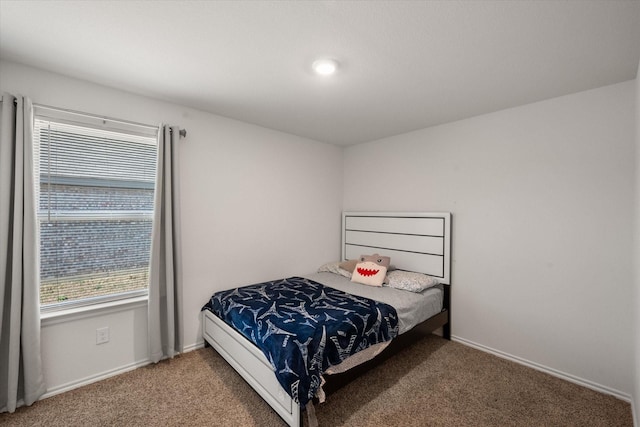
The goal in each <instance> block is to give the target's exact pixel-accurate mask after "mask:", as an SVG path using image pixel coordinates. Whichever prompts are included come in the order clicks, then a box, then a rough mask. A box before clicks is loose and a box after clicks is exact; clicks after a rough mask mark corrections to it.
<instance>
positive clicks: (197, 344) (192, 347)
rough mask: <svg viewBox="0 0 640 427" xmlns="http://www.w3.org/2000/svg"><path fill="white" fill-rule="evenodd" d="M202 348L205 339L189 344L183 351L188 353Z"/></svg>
mask: <svg viewBox="0 0 640 427" xmlns="http://www.w3.org/2000/svg"><path fill="white" fill-rule="evenodd" d="M200 348H204V341H200V342H195V343H193V344H189V345H187V346H185V347H183V349H182V352H183V353H188V352H190V351H193V350H198V349H200Z"/></svg>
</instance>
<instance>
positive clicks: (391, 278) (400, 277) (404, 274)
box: [385, 270, 440, 292]
mask: <svg viewBox="0 0 640 427" xmlns="http://www.w3.org/2000/svg"><path fill="white" fill-rule="evenodd" d="M438 283H440V282H438V279H436V278H435V277H431V276H427V275H426V274H422V273H414V272H412V271H402V270H394V271H390V272H388V273H387V280H385V286H388V287H390V288H396V289H402V290H405V291H411V292H422V291H424V290H425V289H427V288H430V287H432V286H435V285H437V284H438Z"/></svg>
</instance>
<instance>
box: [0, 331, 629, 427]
mask: <svg viewBox="0 0 640 427" xmlns="http://www.w3.org/2000/svg"><path fill="white" fill-rule="evenodd" d="M316 415H317V418H318V422H319V425H320V426H321V427H326V426H332V427H333V426H620V427H623V426H633V421H632V416H631V408H630V405H629V403H627V402H624V401H621V400H619V399H616V398H615V397H612V396H609V395H605V394H601V393H598V392H596V391H593V390H590V389H587V388H584V387H581V386H578V385H575V384H573V383H569V382H566V381H563V380H561V379H558V378H556V377H553V376H550V375H548V374H545V373H542V372H539V371H536V370H533V369H530V368H527V367H524V366H521V365H518V364H516V363H513V362H510V361H507V360H504V359H501V358H498V357H495V356H493V355H490V354H487V353H484V352H481V351H478V350H475V349H473V348H470V347H467V346H464V345H462V344H459V343H456V342H451V341H446V340H444V339H442V338H440V337H438V336H436V335H429V336H426V337H421V338H419V339H417V341H416V342H414V343H413V344H412V345H410V346H409V347H407V348H404V349H403V350H401V351H400V352H399V353H398V354H396V355H395V356H393V357H392V358H390V359H388V360H386V361H384V362H383V363H382V364H380V365H379V366H377V367H376V368H374V369H372V370H370V371H368V372H367V373H365V374H363V375H361V376H359V377H358V378H357V379H355V380H354V381H352V382H351V383H349V384H347V385H345V386H344V387H342V388H340V389H338V390H337V391H335V392H334V393H332V394H330V395H329V396H328V397H327V401H326V402H325V403H323V404H318V405H316ZM304 423H305V425H306V424H307V420H306V417H304ZM0 425H3V426H4V425H6V426H190V425H207V426H284V425H285V423H284V422H283V421H282V420H281V419H280V418H279V417H278V415H277V414H276V413H275V412H273V410H271V408H269V406H268V405H267V404H266V403H265V402H264V401H263V400H262V399H261V398H260V397H259V396H258V395H257V394H256V393H255V392H254V391H253V389H251V387H249V386H248V385H247V383H245V381H244V380H243V379H242V378H241V377H240V376H239V375H238V374H237V373H236V372H235V371H234V370H233V369H232V368H231V367H230V366H229V365H228V364H227V363H226V362H225V361H224V359H222V358H221V357H220V356H219V355H218V354H217V353H216V352H215V350H213V349H212V348H205V349H200V350H196V351H192V352H189V353H185V354H183V355H181V356H179V357H176V358H174V359H172V360H166V361H162V362H160V363H158V364H157V365H149V366H145V367H142V368H139V369H136V370H134V371H131V372H127V373H124V374H121V375H118V376H115V377H112V378H109V379H106V380H103V381H100V382H97V383H93V384H90V385H87V386H84V387H81V388H78V389H75V390H72V391H69V392H66V393H63V394H59V395H56V396H53V397H50V398H47V399H44V400H41V401H38V402H36V403H35V404H33V405H32V406H31V407H22V408H18V410H17V411H16V412H15V413H13V414H8V413H3V414H0Z"/></svg>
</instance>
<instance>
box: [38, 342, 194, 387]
mask: <svg viewBox="0 0 640 427" xmlns="http://www.w3.org/2000/svg"><path fill="white" fill-rule="evenodd" d="M199 348H204V341H202V342H195V343H193V344H189V345H188V346H186V347H184V348H183V350H182V352H183V353H188V352H190V351H193V350H197V349H199ZM149 364H151V360H150V359H145V360H140V361H138V362H134V363H131V364H129V365H125V366H121V367H119V368H114V369H111V370H109V371H106V372H101V373H99V374H95V375H90V376H88V377H85V378H81V379H78V380H75V381H71V382H68V383H66V384H62V385H59V386H55V387H52V388H50V389H47V391H46V392H45V394H44V395H42V397H41V398H40V399H46V398H47V397H51V396H55V395H56V394H60V393H64V392H66V391H70V390H73V389H76V388H79V387H82V386H85V385H89V384H92V383H95V382H98V381H102V380H105V379H107V378H110V377H114V376H116V375H120V374H124V373H125V372H129V371H133V370H134V369H138V368H141V367H143V366H146V365H149Z"/></svg>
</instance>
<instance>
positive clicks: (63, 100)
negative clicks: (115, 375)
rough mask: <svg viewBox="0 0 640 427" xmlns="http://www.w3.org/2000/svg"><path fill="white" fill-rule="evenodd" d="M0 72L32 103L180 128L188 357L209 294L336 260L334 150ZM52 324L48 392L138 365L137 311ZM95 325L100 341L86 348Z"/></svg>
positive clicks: (143, 328) (61, 80) (89, 88)
mask: <svg viewBox="0 0 640 427" xmlns="http://www.w3.org/2000/svg"><path fill="white" fill-rule="evenodd" d="M0 76H1V80H0V90H2V91H7V92H11V93H13V94H21V95H27V96H29V97H31V98H32V100H33V102H35V103H40V104H45V105H51V106H56V107H60V108H67V109H72V110H78V111H84V112H89V113H93V114H100V115H105V116H108V117H113V118H119V119H124V120H131V121H136V122H142V123H148V124H158V123H160V122H165V123H170V124H174V125H179V126H181V127H183V128H186V129H187V132H188V135H187V138H186V139H185V140H183V141H182V142H181V155H182V158H181V165H180V167H181V188H182V198H181V211H182V227H183V238H182V249H183V262H184V266H183V267H184V269H183V280H184V307H183V311H184V317H185V318H184V343H185V347H186V348H187V349H190V348H193V347H194V346H196V345H197V344H198V343H201V342H202V339H201V335H200V323H199V319H200V318H199V312H200V308H201V307H202V305H204V303H206V301H207V300H208V298H209V297H210V296H211V294H212V293H213V292H214V291H216V290H220V289H226V288H229V287H232V286H234V285H238V284H241V283H247V282H252V281H259V280H265V279H270V278H278V277H285V276H288V275H292V274H300V273H305V272H310V271H314V270H315V269H316V268H317V267H318V266H319V265H320V263H322V262H325V261H328V260H333V259H337V256H338V255H337V254H338V253H339V245H340V231H339V230H340V220H341V207H342V149H341V148H339V147H336V146H332V145H328V144H323V143H319V142H316V141H311V140H308V139H304V138H300V137H297V136H292V135H288V134H284V133H281V132H276V131H273V130H269V129H265V128H261V127H258V126H253V125H249V124H246V123H242V122H238V121H234V120H230V119H226V118H222V117H219V116H215V115H212V114H208V113H204V112H201V111H197V110H194V109H190V108H186V107H182V106H179V105H174V104H170V103H166V102H161V101H157V100H153V99H150V98H145V97H142V96H137V95H133V94H129V93H125V92H121V91H118V90H114V89H111V88H107V87H103V86H98V85H94V84H91V83H87V82H83V81H79V80H75V79H71V78H67V77H63V76H60V75H56V74H52V73H49V72H45V71H41V70H36V69H33V68H29V67H25V66H22V65H18V64H14V63H8V62H0ZM309 241H313V242H314V244H313V245H309V244H308V242H309ZM59 320H60V319H58V320H55V321H45V322H44V323H43V329H42V344H43V349H42V353H43V361H44V369H45V379H46V382H47V386H48V391H49V393H51V392H52V391H53V392H55V391H56V390H63V389H65V388H67V387H72V386H74V385H75V384H78V383H79V382H82V381H84V380H91V379H94V378H99V377H100V376H101V375H106V374H109V373H110V372H112V371H114V370H117V369H122V368H131V367H135V366H137V365H139V364H141V363H145V362H146V361H147V354H146V350H147V348H146V346H147V323H146V306H145V305H144V304H143V305H137V306H134V307H131V308H128V309H126V310H123V311H116V312H113V311H108V312H103V313H99V314H94V315H92V316H89V317H86V316H79V317H78V316H76V317H72V318H70V319H66V320H67V321H64V322H60V321H59ZM103 326H109V327H110V331H111V340H110V342H109V343H107V344H102V345H100V346H96V344H95V329H96V328H98V327H103Z"/></svg>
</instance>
